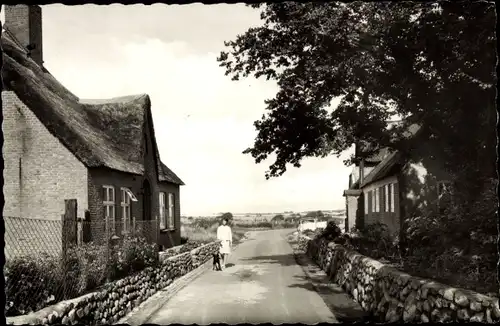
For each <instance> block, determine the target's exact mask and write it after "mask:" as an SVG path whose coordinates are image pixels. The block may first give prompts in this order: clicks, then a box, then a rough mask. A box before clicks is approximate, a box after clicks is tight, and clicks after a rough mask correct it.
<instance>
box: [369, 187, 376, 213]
mask: <svg viewBox="0 0 500 326" xmlns="http://www.w3.org/2000/svg"><path fill="white" fill-rule="evenodd" d="M370 193H371V197H372V213H373V212H375V190H372V191H370Z"/></svg>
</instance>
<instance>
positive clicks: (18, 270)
mask: <svg viewBox="0 0 500 326" xmlns="http://www.w3.org/2000/svg"><path fill="white" fill-rule="evenodd" d="M59 263H60V261H59V258H58V257H53V256H49V255H47V254H45V253H42V254H40V255H37V256H25V257H19V258H14V259H13V260H10V261H7V262H6V263H5V266H4V277H5V296H6V300H5V301H6V302H5V315H6V316H16V315H22V314H27V313H30V312H33V311H37V310H39V309H42V308H44V307H45V306H47V305H48V304H51V303H53V302H55V301H56V300H60V299H61V291H60V290H61V289H60V287H61V274H62V273H60V264H59Z"/></svg>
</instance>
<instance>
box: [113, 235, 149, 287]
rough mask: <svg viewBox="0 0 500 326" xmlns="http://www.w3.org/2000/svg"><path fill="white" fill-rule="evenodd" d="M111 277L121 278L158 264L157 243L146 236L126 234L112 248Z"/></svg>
mask: <svg viewBox="0 0 500 326" xmlns="http://www.w3.org/2000/svg"><path fill="white" fill-rule="evenodd" d="M111 249H112V250H111V255H110V262H109V264H108V265H109V278H110V279H112V280H116V279H120V278H122V277H124V276H127V275H130V274H133V273H135V272H138V271H141V270H143V269H144V268H146V267H153V266H156V265H157V264H158V250H157V247H156V244H151V243H148V242H147V240H146V239H145V238H144V237H131V236H125V237H124V238H123V240H122V241H119V242H117V243H116V244H114V245H113V246H112V248H111Z"/></svg>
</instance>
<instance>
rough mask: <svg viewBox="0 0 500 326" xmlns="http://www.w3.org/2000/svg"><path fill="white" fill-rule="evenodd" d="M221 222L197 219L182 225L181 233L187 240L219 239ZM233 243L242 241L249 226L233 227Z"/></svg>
mask: <svg viewBox="0 0 500 326" xmlns="http://www.w3.org/2000/svg"><path fill="white" fill-rule="evenodd" d="M218 227H219V223H218V222H217V221H215V220H213V219H203V220H202V219H200V220H195V221H193V222H192V223H190V224H185V225H183V226H182V230H181V235H182V237H183V238H185V239H186V240H187V241H193V242H201V243H209V242H212V241H215V240H216V239H217V228H218ZM231 229H232V232H233V243H234V244H238V243H240V242H241V239H242V238H243V235H244V234H245V233H246V232H247V231H248V229H247V228H242V227H239V226H235V227H232V228H231Z"/></svg>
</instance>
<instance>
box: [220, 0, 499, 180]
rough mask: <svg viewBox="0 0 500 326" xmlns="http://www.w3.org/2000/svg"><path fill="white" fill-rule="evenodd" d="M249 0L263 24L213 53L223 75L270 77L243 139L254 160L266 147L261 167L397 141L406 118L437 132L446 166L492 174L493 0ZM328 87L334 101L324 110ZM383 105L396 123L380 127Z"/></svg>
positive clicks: (273, 173)
mask: <svg viewBox="0 0 500 326" xmlns="http://www.w3.org/2000/svg"><path fill="white" fill-rule="evenodd" d="M249 6H251V7H253V8H259V9H261V19H262V20H263V25H262V26H261V27H255V28H250V29H249V30H248V31H247V32H245V33H244V34H242V35H239V36H237V37H236V39H235V40H232V41H229V42H225V45H226V47H227V48H228V51H227V52H225V51H223V52H222V53H221V54H220V56H219V58H218V61H219V62H220V65H221V66H222V67H225V69H226V75H228V76H232V78H233V79H234V80H238V79H239V78H241V77H248V76H254V77H256V78H261V77H265V78H267V79H268V80H275V81H276V82H277V84H278V87H279V91H278V93H277V94H276V96H275V97H274V98H273V99H269V100H266V102H265V103H266V105H267V108H266V111H267V112H266V114H264V115H263V116H262V118H261V119H260V120H258V121H256V122H255V123H254V125H255V128H256V129H257V131H258V134H257V137H256V139H255V143H254V145H253V147H251V148H248V149H246V150H245V151H244V153H247V154H251V155H252V156H253V158H254V159H255V161H256V163H260V162H262V161H263V160H265V159H267V158H268V157H269V156H270V155H271V154H275V157H276V159H275V161H274V163H272V165H271V166H270V167H269V170H268V171H267V172H266V178H270V177H277V176H280V175H282V174H283V173H284V172H285V171H286V167H287V164H291V165H293V166H295V167H299V166H300V162H301V160H302V159H303V158H305V157H326V156H327V155H331V154H334V155H340V154H341V153H342V152H343V151H345V150H346V149H348V148H350V147H351V146H352V145H353V144H354V143H355V142H356V141H357V140H361V139H362V140H364V141H367V142H370V143H372V144H376V145H378V146H379V147H382V146H383V147H390V148H394V149H399V150H403V151H404V150H405V149H407V148H409V147H410V146H411V144H409V140H406V139H404V137H397V136H395V135H400V134H401V133H402V131H403V130H405V129H406V128H407V126H408V125H409V124H411V123H414V122H418V123H419V124H421V125H422V126H423V127H422V130H421V132H422V135H423V137H424V139H433V140H434V141H437V142H441V143H442V148H443V155H445V156H446V155H447V156H446V161H451V162H454V168H455V169H456V170H457V171H462V170H464V169H467V168H470V169H471V170H473V171H481V173H483V174H488V175H495V176H496V174H495V170H496V169H495V160H496V155H495V146H496V133H495V130H496V129H495V124H496V114H495V111H494V105H495V96H496V91H495V87H494V85H495V83H496V76H495V64H496V47H495V46H496V38H495V32H494V31H495V10H494V4H493V3H487V2H479V1H478V2H472V1H470V2H459V1H453V2H452V1H448V2H441V3H439V4H437V3H426V2H422V3H417V2H360V1H359V2H352V3H340V2H324V3H321V2H317V3H296V2H280V3H273V4H252V5H249ZM336 97H340V98H341V101H340V104H339V106H338V107H337V108H336V109H334V110H331V109H329V108H330V104H331V101H332V99H334V98H336ZM394 115H397V116H399V117H402V118H404V119H405V123H404V124H402V125H401V126H399V127H397V128H393V129H391V131H389V130H388V128H387V121H388V119H390V118H391V117H392V116H394ZM457 148H460V150H457ZM377 149H378V148H377V147H374V148H373V150H377ZM366 154H367V155H369V154H370V153H366ZM457 155H459V156H457ZM462 162H468V163H470V162H473V164H469V165H472V166H462V165H463V164H461V163H462ZM345 163H346V164H349V163H350V161H347V162H345ZM476 163H477V164H476Z"/></svg>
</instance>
